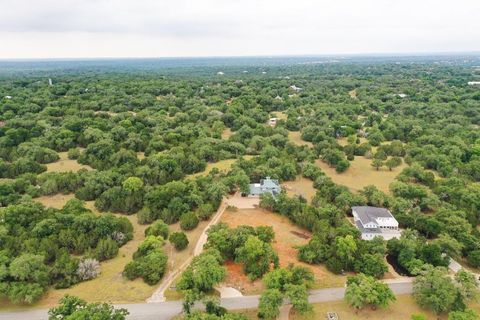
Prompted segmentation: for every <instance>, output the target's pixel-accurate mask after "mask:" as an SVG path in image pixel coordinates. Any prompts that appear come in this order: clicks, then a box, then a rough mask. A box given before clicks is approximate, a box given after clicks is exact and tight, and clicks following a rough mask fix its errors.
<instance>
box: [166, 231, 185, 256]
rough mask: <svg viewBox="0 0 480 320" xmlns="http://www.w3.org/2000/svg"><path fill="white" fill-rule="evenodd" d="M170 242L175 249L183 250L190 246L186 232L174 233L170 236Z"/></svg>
mask: <svg viewBox="0 0 480 320" xmlns="http://www.w3.org/2000/svg"><path fill="white" fill-rule="evenodd" d="M169 240H170V242H171V243H172V244H173V246H174V247H175V249H177V250H179V251H180V250H183V249H185V248H186V247H187V246H188V238H187V235H186V234H185V233H184V232H174V233H172V234H171V235H170V239H169Z"/></svg>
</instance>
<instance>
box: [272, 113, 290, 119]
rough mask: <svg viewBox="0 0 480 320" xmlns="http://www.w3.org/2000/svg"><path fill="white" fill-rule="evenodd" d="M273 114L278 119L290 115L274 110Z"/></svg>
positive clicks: (286, 117)
mask: <svg viewBox="0 0 480 320" xmlns="http://www.w3.org/2000/svg"><path fill="white" fill-rule="evenodd" d="M272 115H273V117H274V118H277V119H278V120H287V119H288V115H287V114H286V113H285V112H283V111H275V112H272Z"/></svg>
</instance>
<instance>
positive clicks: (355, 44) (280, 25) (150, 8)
mask: <svg viewBox="0 0 480 320" xmlns="http://www.w3.org/2000/svg"><path fill="white" fill-rule="evenodd" d="M478 12H480V1H477V0H457V1H438V0H435V1H434V0H421V1H419V0H403V1H396V0H395V1H394V0H362V1H358V0H315V1H314V0H295V1H291V0H290V1H286V0H174V1H172V0H169V1H165V0H2V1H0V40H1V41H2V43H8V46H7V47H6V48H2V50H0V57H3V58H7V57H11V58H14V57H40V56H41V57H60V56H63V57H65V56H66V57H79V56H83V55H87V56H88V57H95V56H130V55H138V56H165V55H175V56H176V55H182V56H187V55H188V56H195V55H224V54H228V55H244V54H249V55H250V54H315V53H316V54H322V53H343V52H345V53H355V52H357V53H362V52H408V51H410V52H412V51H461V50H468V51H475V50H480V33H479V32H478V30H480V19H478V18H477V14H478ZM34 45H35V46H34Z"/></svg>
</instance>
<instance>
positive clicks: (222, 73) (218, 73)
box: [217, 71, 225, 76]
mask: <svg viewBox="0 0 480 320" xmlns="http://www.w3.org/2000/svg"><path fill="white" fill-rule="evenodd" d="M224 74H225V73H224V72H222V71H218V72H217V75H219V76H223V75H224Z"/></svg>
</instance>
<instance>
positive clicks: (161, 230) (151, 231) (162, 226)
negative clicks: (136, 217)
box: [145, 220, 169, 240]
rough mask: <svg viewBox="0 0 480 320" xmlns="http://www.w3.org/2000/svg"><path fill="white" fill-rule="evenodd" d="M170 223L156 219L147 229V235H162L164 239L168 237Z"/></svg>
mask: <svg viewBox="0 0 480 320" xmlns="http://www.w3.org/2000/svg"><path fill="white" fill-rule="evenodd" d="M168 233H169V231H168V225H167V224H166V223H165V222H163V221H162V220H157V221H155V222H154V223H153V224H152V225H151V226H149V227H148V228H147V229H145V236H156V237H158V236H161V237H162V238H163V239H165V240H166V239H168Z"/></svg>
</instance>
